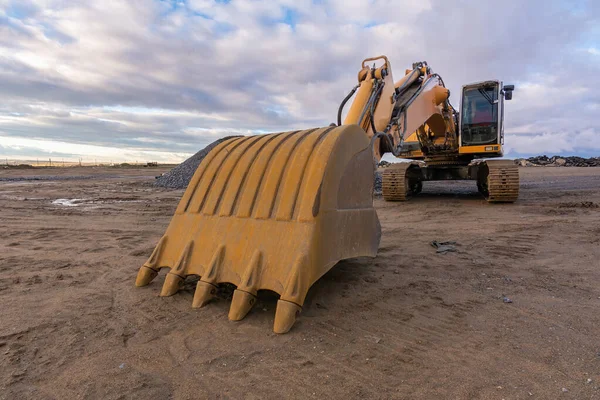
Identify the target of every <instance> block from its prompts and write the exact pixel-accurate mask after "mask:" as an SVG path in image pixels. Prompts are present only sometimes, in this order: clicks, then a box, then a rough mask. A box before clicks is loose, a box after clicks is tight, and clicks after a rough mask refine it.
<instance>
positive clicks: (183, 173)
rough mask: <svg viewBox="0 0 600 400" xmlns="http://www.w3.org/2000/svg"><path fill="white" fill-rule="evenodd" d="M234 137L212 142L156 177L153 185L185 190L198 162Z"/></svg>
mask: <svg viewBox="0 0 600 400" xmlns="http://www.w3.org/2000/svg"><path fill="white" fill-rule="evenodd" d="M234 137H238V136H227V137H224V138H222V139H219V140H216V141H214V142H212V143H211V144H209V145H208V146H206V147H205V148H203V149H202V150H200V151H199V152H197V153H196V154H194V155H193V156H191V157H190V158H188V159H187V160H185V161H184V162H182V163H181V164H179V165H178V166H176V167H175V168H173V169H172V170H170V171H169V172H165V173H164V174H162V175H161V176H159V177H157V178H156V181H155V182H154V185H156V186H161V187H166V188H171V189H185V188H186V187H187V185H188V184H189V183H190V181H191V180H192V176H194V172H196V170H197V169H198V165H200V162H202V160H203V159H204V157H206V155H207V154H208V153H209V152H210V151H211V150H212V149H213V148H214V147H215V146H217V145H218V144H219V143H221V142H222V141H224V140H227V139H231V138H234Z"/></svg>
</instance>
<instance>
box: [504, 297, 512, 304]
mask: <svg viewBox="0 0 600 400" xmlns="http://www.w3.org/2000/svg"><path fill="white" fill-rule="evenodd" d="M502 301H503V302H505V303H512V302H513V301H512V300H511V299H509V298H508V297H506V296H505V295H502Z"/></svg>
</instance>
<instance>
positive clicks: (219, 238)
mask: <svg viewBox="0 0 600 400" xmlns="http://www.w3.org/2000/svg"><path fill="white" fill-rule="evenodd" d="M369 144H370V141H369V139H368V137H367V135H366V134H365V132H364V131H363V130H362V129H361V128H359V127H358V126H356V125H348V126H339V127H338V126H334V127H327V128H320V129H309V130H305V131H296V132H284V133H276V134H269V135H258V136H248V137H239V138H233V139H230V140H226V141H224V142H222V143H221V144H219V145H218V146H217V147H215V148H214V149H213V150H212V151H211V152H210V153H209V154H207V155H206V157H205V158H204V159H203V161H202V162H201V164H200V165H199V166H198V169H197V170H196V172H195V174H194V176H193V178H192V180H191V181H190V184H189V186H188V188H187V190H186V191H185V194H184V195H183V197H182V199H181V201H180V203H179V206H178V207H177V210H176V212H175V215H174V216H173V219H172V220H171V223H170V224H169V227H168V228H167V231H166V233H165V234H164V236H163V237H162V238H161V239H160V241H159V242H158V244H157V246H156V248H155V249H154V252H153V253H152V255H151V256H150V258H149V259H148V261H146V263H145V264H144V265H143V266H142V267H141V268H140V270H139V272H138V275H137V280H136V286H145V285H147V284H148V283H150V282H151V281H152V279H154V278H155V277H156V275H157V274H158V271H159V270H160V269H161V268H170V271H169V273H168V274H167V276H166V278H165V282H164V285H163V287H162V291H161V296H171V295H173V294H175V293H176V292H177V291H178V289H179V288H180V287H181V285H182V284H183V281H184V279H185V277H186V276H188V275H196V276H199V277H200V280H199V281H198V284H197V287H196V292H195V294H194V300H193V303H192V307H202V306H204V305H205V304H206V303H207V302H208V301H210V299H211V298H212V297H213V296H214V295H215V293H216V288H217V285H218V284H219V283H223V282H228V283H232V284H234V285H236V286H237V289H236V290H235V292H234V295H233V299H232V302H231V307H230V310H229V319H230V320H236V321H237V320H241V319H242V318H244V317H245V316H246V314H247V313H248V312H249V311H250V309H251V308H252V306H253V304H254V303H255V300H256V294H257V291H258V290H261V289H268V290H272V291H274V292H276V293H278V294H279V295H280V299H279V301H278V303H277V310H276V313H275V323H274V327H273V330H274V331H275V332H276V333H285V332H287V331H289V330H290V328H291V327H292V325H293V324H294V321H295V320H296V316H297V314H298V313H299V312H300V310H301V307H302V304H303V303H304V299H305V297H306V293H307V292H308V289H309V288H310V286H311V285H312V284H313V283H314V282H315V281H317V280H318V279H319V278H320V277H321V276H322V275H323V274H325V273H326V272H327V271H328V270H329V269H331V268H332V267H333V266H334V265H335V264H336V263H337V262H338V261H340V260H343V259H346V258H351V257H358V256H371V257H374V256H375V255H376V253H377V248H378V246H379V239H380V236H381V229H380V225H379V220H378V218H377V214H376V212H375V209H374V208H373V174H374V169H375V165H374V161H373V157H372V150H371V148H370V145H369Z"/></svg>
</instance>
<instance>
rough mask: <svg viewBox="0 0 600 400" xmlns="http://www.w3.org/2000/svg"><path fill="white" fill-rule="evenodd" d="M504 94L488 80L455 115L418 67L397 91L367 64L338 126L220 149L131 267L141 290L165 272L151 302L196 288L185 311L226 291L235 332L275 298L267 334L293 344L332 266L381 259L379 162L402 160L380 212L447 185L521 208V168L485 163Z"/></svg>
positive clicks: (496, 148) (493, 152)
mask: <svg viewBox="0 0 600 400" xmlns="http://www.w3.org/2000/svg"><path fill="white" fill-rule="evenodd" d="M371 63H373V64H372V65H370V64H371ZM378 64H379V65H378ZM513 90H514V86H512V85H503V84H502V83H501V82H499V81H497V80H491V81H485V82H479V83H474V84H469V85H465V86H463V88H462V101H461V105H460V107H461V109H460V112H458V111H456V109H455V108H454V107H453V106H452V105H451V104H450V101H449V96H450V91H449V90H448V89H447V88H446V87H445V85H444V81H443V80H442V78H441V77H440V76H439V75H438V74H435V73H433V72H432V70H431V68H430V67H429V66H428V65H427V63H426V62H418V63H415V64H413V66H412V69H408V70H406V71H405V75H404V77H402V78H401V79H400V80H399V81H397V82H394V79H393V76H392V68H391V65H390V62H389V60H388V59H387V57H385V56H379V57H375V58H368V59H365V60H364V61H363V62H362V68H361V69H360V71H359V72H358V84H357V85H356V86H355V87H354V88H353V89H352V90H351V91H350V93H349V94H348V95H347V96H346V98H345V99H344V100H343V101H342V103H341V104H340V107H339V109H338V113H337V124H336V123H333V124H331V125H330V126H327V127H321V128H313V129H307V130H299V131H292V132H282V133H273V134H265V135H256V136H245V137H234V138H231V139H228V140H224V141H223V142H221V143H219V144H218V145H217V146H215V147H214V148H213V149H212V150H211V151H210V152H209V153H208V154H207V155H206V156H205V157H204V159H203V160H202V161H201V163H200V165H199V166H198V168H197V170H196V172H195V173H194V176H193V177H192V179H191V181H190V183H189V185H188V187H187V189H186V191H185V192H184V194H183V197H182V198H181V200H180V202H179V205H178V207H177V209H176V211H175V215H174V216H173V218H172V220H171V222H170V224H169V226H168V228H167V230H166V232H165V234H164V235H163V236H162V237H161V239H160V240H159V241H158V244H157V245H156V247H155V248H154V251H153V252H152V254H151V255H150V257H149V258H148V260H147V261H146V262H145V263H144V265H143V266H142V267H140V269H139V271H138V274H137V278H136V282H135V284H136V286H146V285H148V284H149V283H150V282H151V281H152V280H153V279H154V278H155V277H156V276H157V275H158V273H159V271H160V269H163V268H164V269H168V270H169V272H168V273H167V274H166V277H165V280H164V283H163V286H162V289H161V292H160V296H172V295H174V294H175V293H177V291H179V290H180V289H181V288H182V286H183V284H184V281H185V279H186V278H187V277H190V276H192V277H196V278H198V281H197V284H196V290H195V293H194V297H193V301H192V307H193V308H200V307H204V306H205V305H207V304H208V303H209V302H210V301H211V300H212V299H213V298H215V297H216V295H217V290H218V287H219V285H220V284H224V283H229V284H233V285H235V286H236V289H235V291H234V292H233V297H232V299H231V305H230V308H229V319H230V320H232V321H239V320H241V319H243V318H244V317H245V316H246V315H247V314H248V313H249V312H250V311H251V309H252V307H253V306H254V304H255V303H256V301H257V296H258V292H259V291H261V290H269V291H272V292H275V293H277V294H279V296H280V297H279V300H278V301H277V307H276V311H275V318H274V324H273V331H274V332H275V333H286V332H288V331H289V330H290V329H291V328H292V326H293V325H294V323H295V321H296V319H297V317H298V315H299V313H300V311H301V310H302V305H303V304H304V301H305V298H306V295H307V292H308V290H309V288H310V287H311V286H312V285H313V284H314V283H315V282H316V281H317V280H318V279H319V278H320V277H321V276H322V275H323V274H325V273H326V272H327V271H329V270H330V269H331V268H332V267H333V266H334V265H335V264H337V263H338V262H339V261H340V260H344V259H348V258H353V257H359V256H368V257H375V256H376V255H377V249H378V247H379V242H380V238H381V227H380V223H379V219H378V217H377V213H376V211H375V208H374V206H373V196H374V195H373V185H374V176H375V173H376V169H377V165H378V163H379V161H380V160H381V157H382V156H383V155H384V154H386V153H391V154H393V155H394V156H396V157H400V158H405V159H409V160H410V161H409V162H403V163H397V164H394V165H393V166H391V167H388V168H386V169H385V170H384V172H383V174H382V194H383V198H384V199H385V200H387V201H402V200H406V199H408V198H409V197H411V196H413V195H415V194H418V193H419V192H420V191H421V188H422V184H423V182H425V181H431V180H451V179H471V180H476V181H477V187H478V190H479V192H481V193H482V194H483V195H484V196H485V198H486V199H487V200H488V201H489V202H492V203H495V202H513V201H515V200H516V199H517V196H518V188H519V183H518V182H519V181H518V179H519V178H518V168H517V166H516V165H515V164H514V163H513V162H512V161H506V160H488V158H494V157H500V156H502V145H503V140H504V136H503V129H502V122H503V104H504V100H505V99H506V100H510V99H511V98H512V91H513ZM352 98H353V100H352V103H351V105H350V106H349V109H348V111H347V113H346V116H345V118H344V121H343V122H342V115H343V114H344V109H345V106H346V104H347V103H348V102H349V101H350V99H352Z"/></svg>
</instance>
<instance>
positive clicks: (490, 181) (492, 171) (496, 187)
mask: <svg viewBox="0 0 600 400" xmlns="http://www.w3.org/2000/svg"><path fill="white" fill-rule="evenodd" d="M486 165H487V168H488V174H487V178H486V182H485V184H484V185H483V187H480V191H483V192H484V193H483V194H484V196H485V198H486V200H487V201H488V202H490V203H513V202H515V201H516V200H517V198H518V197H519V167H518V166H517V165H515V163H514V162H513V161H512V160H490V161H486ZM479 186H481V182H480V183H479ZM482 189H483V190H482Z"/></svg>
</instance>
